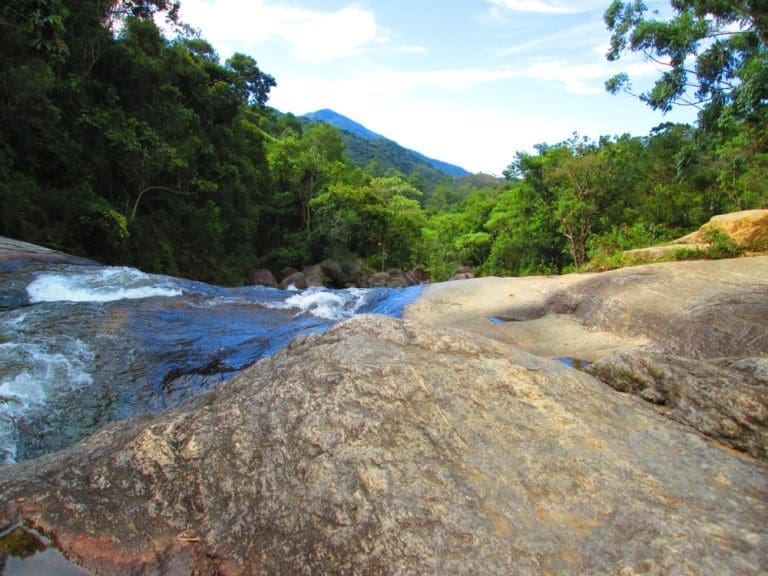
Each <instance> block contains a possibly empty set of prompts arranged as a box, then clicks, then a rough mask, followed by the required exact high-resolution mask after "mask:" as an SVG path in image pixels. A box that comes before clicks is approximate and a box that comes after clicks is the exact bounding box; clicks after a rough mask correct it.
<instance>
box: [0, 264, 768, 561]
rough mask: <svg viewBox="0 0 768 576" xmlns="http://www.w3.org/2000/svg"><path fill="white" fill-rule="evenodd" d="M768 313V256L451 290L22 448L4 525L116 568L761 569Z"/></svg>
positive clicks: (767, 553) (0, 518)
mask: <svg viewBox="0 0 768 576" xmlns="http://www.w3.org/2000/svg"><path fill="white" fill-rule="evenodd" d="M766 318H768V257H755V258H744V259H738V260H724V261H718V262H686V263H674V264H662V265H654V266H645V267H637V268H629V269H624V270H619V271H614V272H610V273H604V274H588V275H573V276H565V277H557V278H528V279H479V280H469V281H462V282H453V283H445V284H440V285H434V286H431V287H429V288H428V289H427V291H426V293H425V294H424V295H423V296H422V298H420V299H419V300H418V301H417V302H415V303H414V304H412V305H411V306H410V308H409V309H408V311H407V312H406V318H405V320H396V319H392V318H384V317H381V316H359V317H356V318H353V319H351V320H348V321H346V322H343V323H341V324H338V325H337V326H335V327H334V328H332V329H330V330H329V331H328V332H326V333H324V334H321V335H311V336H304V337H300V338H298V339H296V340H294V341H293V343H291V344H290V345H289V346H287V347H286V348H284V349H282V350H281V351H279V352H278V353H277V354H275V355H274V356H272V357H270V358H267V359H264V360H261V361H259V362H258V363H257V364H255V365H254V366H252V367H250V368H248V369H246V370H244V371H243V372H242V373H240V375H238V376H237V377H235V378H234V379H232V380H230V381H228V382H225V383H223V384H221V385H220V386H219V387H218V388H216V389H215V390H213V391H211V392H208V393H205V394H203V395H201V396H199V397H197V398H195V399H193V400H191V401H189V402H186V403H183V404H181V405H180V406H177V407H176V408H174V409H171V410H168V411H165V412H162V413H159V414H155V415H149V416H143V417H139V418H136V419H133V420H128V421H124V422H119V423H116V424H113V425H110V426H108V427H106V428H105V429H103V430H102V431H101V432H98V433H97V434H95V435H94V436H92V437H90V438H88V439H86V440H84V441H83V442H81V443H79V444H77V445H75V446H73V447H71V448H68V449H66V450H63V451H61V452H58V453H55V454H50V455H47V456H43V457H41V458H38V459H36V460H32V461H29V462H24V463H21V464H16V465H13V466H8V467H5V468H3V469H2V472H3V474H2V477H1V478H0V500H1V501H2V505H0V510H1V513H0V529H2V527H5V526H13V525H19V524H22V525H24V526H27V527H29V528H34V529H36V530H38V531H40V532H41V533H44V534H46V535H48V536H50V537H51V538H52V540H53V542H54V543H55V544H56V546H57V547H58V548H59V549H60V550H62V551H63V552H64V553H65V554H66V555H67V556H68V557H69V558H70V559H71V560H73V561H75V562H77V563H78V564H80V565H81V566H83V567H85V568H86V569H88V570H90V571H92V572H94V573H99V574H175V573H178V574H186V573H198V574H282V573H298V574H321V573H338V574H461V573H484V574H624V575H632V574H635V575H639V574H648V575H651V574H681V575H682V574H701V575H704V574H764V573H766V571H768V520H767V519H768V463H767V462H766V446H767V444H766V432H765V430H766V400H765V398H766V396H767V395H766V394H765V391H766V387H768V378H766V366H765V362H766V357H768V330H767V329H766ZM558 357H572V358H577V359H583V360H586V361H591V362H592V363H591V364H590V365H589V367H588V368H587V370H588V371H589V372H591V374H590V373H586V372H584V371H580V370H575V369H573V368H570V367H568V366H566V365H565V364H563V363H562V362H559V361H557V360H555V359H554V358H558Z"/></svg>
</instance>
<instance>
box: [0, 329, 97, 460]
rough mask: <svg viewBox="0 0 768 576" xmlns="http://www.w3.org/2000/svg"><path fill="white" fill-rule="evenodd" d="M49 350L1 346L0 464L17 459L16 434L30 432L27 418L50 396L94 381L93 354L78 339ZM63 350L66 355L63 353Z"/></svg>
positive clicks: (39, 346) (33, 346) (14, 344)
mask: <svg viewBox="0 0 768 576" xmlns="http://www.w3.org/2000/svg"><path fill="white" fill-rule="evenodd" d="M54 347H55V348H61V349H63V350H62V351H52V350H50V349H48V346H45V345H42V344H31V343H17V342H7V343H5V344H0V464H11V463H13V462H15V460H16V443H17V441H18V435H19V434H25V433H29V431H28V430H27V429H26V427H27V422H26V419H27V417H28V416H29V414H30V413H31V412H33V411H35V410H40V409H44V406H45V403H46V401H47V400H48V399H49V398H50V397H51V396H53V395H55V394H58V393H61V392H66V391H68V390H76V389H80V388H82V387H84V386H88V385H90V384H91V383H92V382H93V378H92V376H91V374H90V373H89V369H90V365H91V364H92V362H93V353H92V352H91V351H90V349H89V348H88V346H86V344H85V343H83V342H82V341H81V340H77V339H75V338H66V339H63V340H62V341H60V342H57V343H56V345H55V346H54ZM64 350H65V352H64Z"/></svg>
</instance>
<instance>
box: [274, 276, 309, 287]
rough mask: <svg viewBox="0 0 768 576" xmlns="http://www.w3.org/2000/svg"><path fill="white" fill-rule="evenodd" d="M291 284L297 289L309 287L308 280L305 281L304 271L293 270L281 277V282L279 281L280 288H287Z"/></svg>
mask: <svg viewBox="0 0 768 576" xmlns="http://www.w3.org/2000/svg"><path fill="white" fill-rule="evenodd" d="M291 286H293V287H295V288H298V289H299V290H304V289H305V288H308V287H309V282H307V277H306V276H305V275H304V272H294V273H293V274H289V275H288V276H286V277H285V278H283V281H282V282H280V288H282V289H283V290H287V289H288V288H289V287H291Z"/></svg>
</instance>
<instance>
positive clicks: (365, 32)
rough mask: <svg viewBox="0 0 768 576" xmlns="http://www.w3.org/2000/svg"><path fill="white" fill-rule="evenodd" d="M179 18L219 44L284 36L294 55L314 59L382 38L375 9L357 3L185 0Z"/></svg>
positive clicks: (343, 54) (339, 55)
mask: <svg viewBox="0 0 768 576" xmlns="http://www.w3.org/2000/svg"><path fill="white" fill-rule="evenodd" d="M224 6H226V11H227V13H226V14H224V13H222V12H223V8H224ZM181 18H182V20H183V21H185V22H187V23H189V24H191V25H192V26H195V27H197V28H201V29H202V30H203V31H204V35H205V37H206V38H207V39H208V40H210V41H211V42H212V43H213V44H214V45H215V46H217V47H224V48H232V47H234V46H235V45H238V46H242V45H243V43H245V44H246V45H249V47H250V46H255V45H256V44H259V43H262V42H267V41H274V40H282V41H284V42H286V43H288V44H289V45H290V46H291V51H292V56H293V57H294V58H295V59H297V60H301V61H306V62H315V63H319V62H328V61H331V60H341V59H345V58H351V57H353V56H356V55H357V54H359V53H360V52H361V51H362V50H363V49H364V48H365V47H366V46H368V45H370V44H373V43H376V42H377V41H379V40H381V38H382V37H384V36H385V33H384V31H382V30H380V28H379V27H378V25H377V23H376V17H375V16H374V14H373V12H371V11H370V10H367V9H365V8H363V7H361V6H359V5H357V4H349V5H348V6H345V7H344V8H341V9H340V10H336V11H334V12H321V11H318V10H310V9H306V8H297V7H290V6H281V5H278V4H275V3H272V2H270V1H268V0H230V1H228V2H226V3H223V2H218V3H213V2H210V1H206V0H185V1H184V2H183V4H182V8H181ZM384 41H386V39H385V40H384ZM238 49H240V50H242V48H238Z"/></svg>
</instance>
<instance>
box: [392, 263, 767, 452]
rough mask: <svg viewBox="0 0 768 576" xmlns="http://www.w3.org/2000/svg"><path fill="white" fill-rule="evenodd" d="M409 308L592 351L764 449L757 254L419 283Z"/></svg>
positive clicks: (763, 324) (669, 402)
mask: <svg viewBox="0 0 768 576" xmlns="http://www.w3.org/2000/svg"><path fill="white" fill-rule="evenodd" d="M406 318H409V319H412V320H414V321H417V322H419V323H422V324H424V325H428V326H439V327H445V326H451V327H456V328H461V329H464V330H469V331H471V332H474V333H478V334H481V335H483V336H488V337H491V338H494V339H496V340H500V341H502V342H506V343H509V344H513V345H515V346H519V347H520V348H523V349H525V350H527V351H529V352H532V353H534V354H538V355H542V356H549V357H565V358H576V359H580V360H588V361H590V362H595V361H597V364H593V365H592V366H591V367H590V369H589V370H590V371H591V372H592V373H593V374H594V375H596V376H598V377H599V378H601V379H602V380H603V381H604V382H605V383H606V384H608V385H609V386H612V387H614V388H615V389H617V390H621V391H624V392H629V393H632V394H637V395H639V396H640V397H641V398H643V399H644V400H646V401H648V402H650V403H652V404H655V405H661V404H663V408H662V409H661V412H662V413H664V414H665V415H667V416H668V417H670V418H672V419H674V420H676V421H678V422H681V423H684V424H686V425H689V426H691V427H693V428H694V429H696V430H697V431H699V432H700V433H702V434H706V435H707V436H711V437H713V438H716V439H718V440H719V441H722V442H725V443H726V444H728V445H729V446H732V447H734V448H738V449H740V450H745V451H747V452H749V453H750V454H752V455H754V456H757V457H759V458H763V459H768V415H767V414H766V409H768V400H766V398H767V397H768V394H767V392H768V389H766V384H765V380H762V381H761V380H760V379H759V378H758V377H757V376H756V375H757V374H758V373H760V370H761V369H760V368H759V367H760V366H763V368H762V370H763V373H764V372H765V370H766V369H765V362H766V361H768V257H766V256H756V257H751V258H738V259H732V260H717V261H697V262H670V263H665V264H654V265H648V266H636V267H632V268H624V269H621V270H614V271H611V272H604V273H593V274H574V275H569V276H558V277H534V278H503V279H502V278H483V279H477V280H466V281H462V282H448V283H444V284H438V285H434V286H430V287H429V288H427V290H426V291H425V293H424V295H423V296H422V298H420V299H419V300H418V301H416V302H415V303H414V304H412V305H411V306H410V307H408V308H407V310H406ZM489 318H490V319H494V321H495V322H496V323H492V322H491V321H489ZM750 363H751V364H754V365H755V366H756V368H755V370H754V371H752V372H749V370H746V371H745V369H743V368H744V366H747V365H750Z"/></svg>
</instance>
